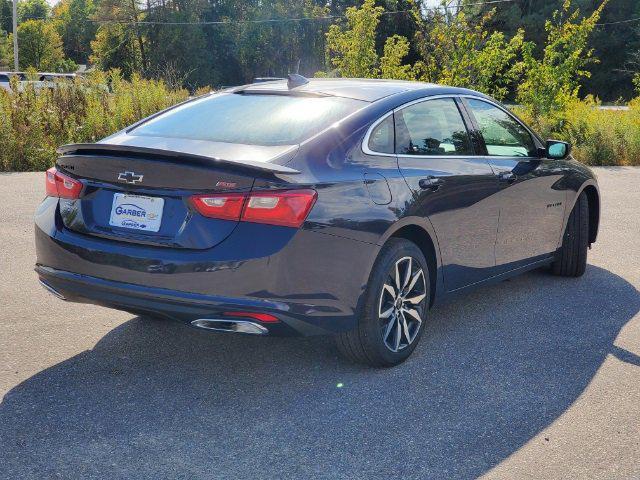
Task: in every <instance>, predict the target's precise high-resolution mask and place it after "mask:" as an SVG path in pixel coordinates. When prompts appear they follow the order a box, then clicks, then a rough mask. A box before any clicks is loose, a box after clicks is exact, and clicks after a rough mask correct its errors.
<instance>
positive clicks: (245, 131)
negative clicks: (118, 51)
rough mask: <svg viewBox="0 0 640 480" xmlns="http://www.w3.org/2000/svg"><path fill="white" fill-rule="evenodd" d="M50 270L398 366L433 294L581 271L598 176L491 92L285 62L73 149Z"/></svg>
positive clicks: (79, 282) (72, 288)
mask: <svg viewBox="0 0 640 480" xmlns="http://www.w3.org/2000/svg"><path fill="white" fill-rule="evenodd" d="M59 153H60V154H61V156H60V158H59V159H58V161H57V162H56V166H55V167H54V168H52V169H50V170H49V171H47V173H46V191H47V197H46V198H45V199H44V201H43V202H42V204H41V205H40V207H39V208H38V211H37V213H36V217H35V223H36V232H35V236H36V246H37V264H36V271H37V273H38V275H39V277H40V280H41V282H42V284H43V286H44V287H45V288H47V289H48V290H49V291H51V292H52V293H54V294H55V295H57V296H58V297H60V298H63V299H65V300H68V301H74V302H86V303H94V304H98V305H105V306H109V307H113V308H117V309H121V310H125V311H128V312H132V313H135V314H143V315H151V316H162V317H168V318H171V319H175V320H179V321H182V322H185V323H187V324H190V325H192V326H194V327H198V328H202V329H208V330H215V331H225V332H240V333H248V334H256V335H315V334H334V335H336V338H337V344H338V347H339V349H340V350H341V351H342V352H343V353H344V354H345V355H347V356H348V357H349V358H351V359H353V360H356V361H359V362H364V363H367V364H370V365H374V366H389V365H395V364H397V363H399V362H402V361H403V360H405V359H406V358H407V357H408V356H409V355H410V354H411V352H412V351H413V349H414V348H415V347H416V344H417V343H418V341H419V339H420V336H421V335H422V332H423V330H424V325H425V323H426V322H428V320H429V308H430V307H431V306H432V305H433V303H434V302H435V301H436V300H442V299H445V298H447V297H450V296H451V295H452V294H455V293H458V292H461V291H464V290H466V289H468V288H471V287H474V286H477V285H481V284H486V283H488V282H494V281H499V280H503V279H505V278H507V277H510V276H513V275H516V274H519V273H522V272H525V271H527V270H531V269H533V268H538V267H542V266H549V267H550V270H551V272H553V273H554V274H556V275H562V276H580V275H582V274H583V273H584V271H585V267H586V258H587V249H588V248H589V246H590V245H591V243H593V242H595V240H596V235H597V233H598V222H599V216H600V200H599V191H598V185H597V183H596V179H595V177H594V175H593V173H592V172H591V171H590V170H589V169H588V168H586V167H585V166H583V165H582V164H580V163H578V162H577V161H575V160H573V159H572V158H571V156H570V146H569V145H568V144H566V143H563V142H558V141H546V142H543V141H542V140H541V139H540V138H539V137H538V136H537V135H536V134H535V133H534V132H532V131H531V129H529V128H528V127H527V126H526V125H525V124H524V123H522V122H521V121H520V120H519V119H518V118H516V117H515V116H514V115H513V114H512V113H510V112H509V111H508V110H507V109H506V108H505V107H503V106H502V105H500V104H499V103H497V102H496V101H494V100H492V99H491V98H489V97H487V96H485V95H483V94H480V93H478V92H474V91H471V90H465V89H460V88H450V87H443V86H438V85H430V84H425V83H416V82H401V81H384V80H349V79H313V80H307V79H305V78H304V77H300V76H295V75H291V76H290V77H289V79H288V80H276V81H269V82H263V83H256V84H251V85H246V86H242V87H237V88H232V89H228V90H225V91H222V92H220V93H214V94H210V95H205V96H203V97H199V98H196V99H194V100H190V101H188V102H185V103H183V104H180V105H177V106H175V107H173V108H170V109H168V110H166V111H163V112H160V113H159V114H156V115H154V116H151V117H149V118H147V119H144V120H142V121H140V122H138V123H136V124H135V125H133V126H131V127H129V128H127V129H126V130H123V131H121V132H118V133H116V134H114V135H112V136H110V137H108V138H105V139H104V140H102V141H100V142H98V143H95V144H76V145H67V146H64V147H61V148H60V150H59Z"/></svg>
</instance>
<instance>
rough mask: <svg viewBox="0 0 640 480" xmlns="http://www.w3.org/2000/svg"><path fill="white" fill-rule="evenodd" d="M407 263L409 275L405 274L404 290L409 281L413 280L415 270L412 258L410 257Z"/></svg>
mask: <svg viewBox="0 0 640 480" xmlns="http://www.w3.org/2000/svg"><path fill="white" fill-rule="evenodd" d="M407 263H408V265H407V273H406V274H405V277H404V282H403V283H402V288H403V289H404V288H405V287H406V286H407V285H408V284H409V279H410V278H411V270H412V269H413V260H411V257H408V260H407Z"/></svg>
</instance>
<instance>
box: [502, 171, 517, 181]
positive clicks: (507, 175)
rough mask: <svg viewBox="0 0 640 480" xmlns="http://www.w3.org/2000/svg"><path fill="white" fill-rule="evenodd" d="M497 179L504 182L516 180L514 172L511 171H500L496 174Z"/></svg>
mask: <svg viewBox="0 0 640 480" xmlns="http://www.w3.org/2000/svg"><path fill="white" fill-rule="evenodd" d="M498 180H499V181H501V182H506V183H513V182H515V181H516V174H515V173H513V172H500V173H499V174H498Z"/></svg>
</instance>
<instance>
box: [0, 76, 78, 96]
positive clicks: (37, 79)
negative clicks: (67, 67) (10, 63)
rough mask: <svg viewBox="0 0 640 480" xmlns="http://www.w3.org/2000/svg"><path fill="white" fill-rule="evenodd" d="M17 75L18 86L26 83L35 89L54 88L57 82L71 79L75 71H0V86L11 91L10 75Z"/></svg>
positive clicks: (21, 86) (22, 87)
mask: <svg viewBox="0 0 640 480" xmlns="http://www.w3.org/2000/svg"><path fill="white" fill-rule="evenodd" d="M13 76H17V77H18V88H19V89H24V88H25V87H26V86H27V85H32V86H33V88H35V89H36V90H41V89H43V88H55V86H56V85H57V84H58V82H61V81H71V82H72V81H73V80H74V79H75V78H76V74H75V73H36V74H34V75H30V74H28V73H25V72H0V88H3V89H4V90H7V91H9V92H10V91H11V77H13Z"/></svg>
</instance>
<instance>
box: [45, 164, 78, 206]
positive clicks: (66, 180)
mask: <svg viewBox="0 0 640 480" xmlns="http://www.w3.org/2000/svg"><path fill="white" fill-rule="evenodd" d="M45 189H46V192H47V196H49V197H59V198H69V199H75V198H79V197H80V192H81V191H82V183H81V182H80V181H78V180H76V179H74V178H71V177H69V176H67V175H65V174H64V173H61V172H59V171H58V169H56V167H51V168H50V169H49V170H47V171H46V179H45Z"/></svg>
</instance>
